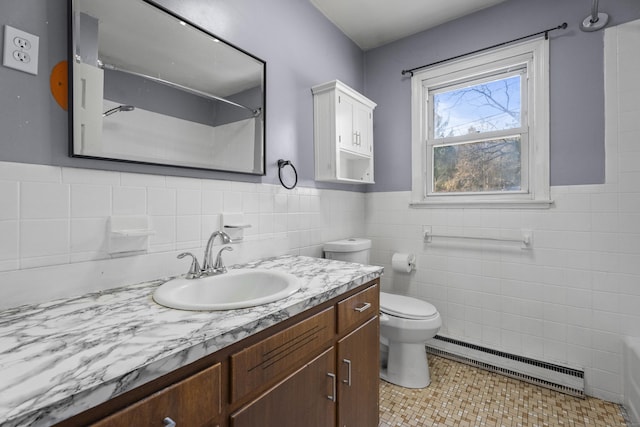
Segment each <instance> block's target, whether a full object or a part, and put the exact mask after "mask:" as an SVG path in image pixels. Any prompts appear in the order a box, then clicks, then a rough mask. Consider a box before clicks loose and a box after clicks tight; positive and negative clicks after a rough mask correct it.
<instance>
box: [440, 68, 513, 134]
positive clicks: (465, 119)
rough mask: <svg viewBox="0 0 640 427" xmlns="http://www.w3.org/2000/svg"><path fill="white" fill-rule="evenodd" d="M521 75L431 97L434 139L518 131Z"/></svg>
mask: <svg viewBox="0 0 640 427" xmlns="http://www.w3.org/2000/svg"><path fill="white" fill-rule="evenodd" d="M520 101H521V96H520V75H516V76H512V77H506V78H501V79H496V80H491V81H488V82H484V83H482V84H474V85H469V86H466V87H462V88H458V89H455V90H450V91H446V92H442V93H438V94H435V95H434V96H433V105H434V113H433V114H434V116H433V121H434V136H433V137H434V138H449V137H454V136H461V135H468V134H474V133H481V132H490V131H497V130H506V129H514V128H519V127H520V126H521V125H520V123H521V121H520V112H521V108H520Z"/></svg>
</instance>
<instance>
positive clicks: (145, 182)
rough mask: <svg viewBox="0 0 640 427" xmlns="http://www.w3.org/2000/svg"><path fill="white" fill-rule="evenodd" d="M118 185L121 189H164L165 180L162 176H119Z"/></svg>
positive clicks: (140, 174) (126, 174)
mask: <svg viewBox="0 0 640 427" xmlns="http://www.w3.org/2000/svg"><path fill="white" fill-rule="evenodd" d="M120 185H122V186H123V187H160V188H162V187H165V186H166V185H167V178H166V177H165V176H164V175H151V174H142V173H127V172H122V173H121V174H120Z"/></svg>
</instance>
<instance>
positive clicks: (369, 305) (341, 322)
mask: <svg viewBox="0 0 640 427" xmlns="http://www.w3.org/2000/svg"><path fill="white" fill-rule="evenodd" d="M379 311H380V291H379V288H378V285H377V284H374V285H372V286H370V287H368V288H367V289H365V290H364V291H362V292H358V293H357V294H355V295H353V296H351V297H349V298H347V299H345V300H344V301H341V302H339V303H338V334H342V333H344V332H346V331H348V330H351V329H353V328H354V327H355V326H357V325H360V324H362V323H364V322H365V321H366V320H368V319H370V318H372V317H373V316H376V315H377V314H378V312H379Z"/></svg>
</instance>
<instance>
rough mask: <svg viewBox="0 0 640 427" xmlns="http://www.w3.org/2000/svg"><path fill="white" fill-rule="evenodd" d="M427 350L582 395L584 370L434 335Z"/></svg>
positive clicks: (560, 390) (519, 378)
mask: <svg viewBox="0 0 640 427" xmlns="http://www.w3.org/2000/svg"><path fill="white" fill-rule="evenodd" d="M426 347H427V353H431V354H435V355H437V356H442V357H444V358H447V359H451V360H455V361H457V362H461V363H465V364H467V365H471V366H475V367H478V368H481V369H485V370H488V371H491V372H496V373H498V374H502V375H505V376H508V377H511V378H515V379H518V380H522V381H526V382H528V383H531V384H535V385H539V386H541V387H545V388H548V389H551V390H555V391H559V392H561V393H565V394H568V395H571V396H575V397H580V398H583V399H584V397H585V394H584V371H583V370H580V369H574V368H568V367H565V366H560V365H555V364H553V363H548V362H543V361H540V360H535V359H530V358H528V357H523V356H517V355H514V354H510V353H505V352H503V351H498V350H494V349H491V348H487V347H482V346H479V345H475V344H469V343H466V342H464V341H459V340H456V339H452V338H448V337H444V336H440V335H436V337H435V338H434V339H432V340H430V341H429V342H428V343H427V346H426Z"/></svg>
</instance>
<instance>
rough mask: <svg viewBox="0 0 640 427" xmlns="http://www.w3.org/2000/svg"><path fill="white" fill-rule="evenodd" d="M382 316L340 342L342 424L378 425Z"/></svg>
mask: <svg viewBox="0 0 640 427" xmlns="http://www.w3.org/2000/svg"><path fill="white" fill-rule="evenodd" d="M379 328H380V326H379V322H378V317H377V316H376V317H374V318H372V319H370V320H369V321H368V322H367V323H365V324H364V325H362V326H360V327H359V328H358V329H356V330H355V331H353V332H351V333H350V334H349V335H347V336H346V337H344V338H343V339H341V340H340V341H338V345H337V348H338V359H337V363H338V426H339V427H376V426H377V425H378V421H379V420H378V418H379V414H378V399H379V391H378V386H379V379H378V377H379V370H380V362H379V351H380V350H379V349H380V346H379V339H380V338H379V331H380V329H379Z"/></svg>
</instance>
